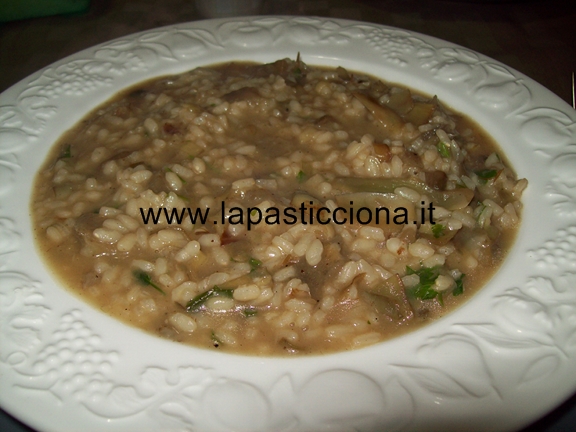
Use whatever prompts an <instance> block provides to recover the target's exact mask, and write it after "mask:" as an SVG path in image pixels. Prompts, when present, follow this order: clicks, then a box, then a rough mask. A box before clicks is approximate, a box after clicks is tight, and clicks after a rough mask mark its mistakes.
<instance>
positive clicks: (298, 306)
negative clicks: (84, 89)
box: [31, 59, 527, 355]
mask: <svg viewBox="0 0 576 432" xmlns="http://www.w3.org/2000/svg"><path fill="white" fill-rule="evenodd" d="M526 185H527V181H526V180H525V179H520V180H518V179H517V178H516V176H515V173H514V172H513V170H512V169H511V168H510V167H509V165H508V164H507V162H506V159H505V158H504V157H503V155H502V153H501V151H500V149H499V148H498V147H497V146H496V145H495V144H494V143H493V142H492V141H491V139H490V138H489V137H488V136H487V135H486V133H485V132H483V131H482V129H481V128H479V127H478V126H477V125H476V124H475V123H474V122H473V121H471V120H469V119H467V118H465V117H463V116H462V115H459V114H456V113H453V112H450V111H449V110H448V109H447V108H446V107H444V106H443V105H442V104H441V103H440V102H439V100H438V99H437V98H436V97H433V98H429V97H426V96H423V95H420V94H416V93H414V92H412V91H411V90H409V89H406V88H404V87H400V86H397V85H392V84H387V83H384V82H382V81H380V80H378V79H376V78H373V77H370V76H366V75H363V74H359V73H352V72H349V71H347V70H345V69H343V68H341V67H339V68H336V69H327V68H316V67H310V66H307V65H305V64H304V63H303V62H301V61H300V59H297V60H296V61H293V60H280V61H277V62H275V63H272V64H266V65H257V64H248V63H231V64H226V65H215V66H212V67H202V68H198V69H195V70H193V71H190V72H187V73H184V74H181V75H178V76H170V77H163V78H160V79H156V80H154V81H150V82H146V83H143V84H140V85H138V86H136V87H133V88H131V89H129V90H128V91H125V92H123V93H122V94H120V95H118V96H117V97H115V98H114V99H113V100H111V101H109V102H108V103H106V104H104V105H103V106H101V107H99V108H97V109H96V110H95V111H93V112H92V113H91V114H89V115H88V116H87V117H86V118H84V119H83V120H82V121H81V122H80V123H79V124H78V125H77V126H76V127H74V128H73V129H72V130H71V131H69V132H67V133H66V134H65V135H64V136H63V137H62V139H61V140H60V141H59V142H58V143H57V145H56V146H55V148H54V150H53V151H52V152H51V154H50V155H49V157H48V159H47V161H46V163H45V164H44V166H43V167H42V168H41V170H40V171H39V173H38V174H37V178H36V182H35V186H34V191H33V197H32V203H31V207H32V214H33V220H34V225H35V232H36V237H37V241H38V247H39V248H40V250H41V252H42V254H43V256H44V257H45V259H46V260H47V262H48V263H49V265H50V266H51V268H52V269H53V270H54V271H55V273H56V274H57V276H58V277H59V278H61V279H62V280H63V281H64V283H65V285H66V286H69V287H70V288H71V289H72V290H73V291H75V292H76V293H78V294H79V295H80V296H81V297H83V298H85V299H88V300H89V301H90V302H91V303H92V304H94V305H95V306H96V307H98V308H100V309H101V310H103V311H105V312H106V313H108V314H110V315H112V316H115V317H117V318H119V319H121V320H123V321H125V322H128V323H131V324H133V325H135V326H137V327H140V328H142V329H145V330H147V331H150V332H153V333H155V334H157V335H159V336H161V337H165V338H169V339H172V340H176V341H181V342H185V343H189V344H193V345H196V346H200V347H206V348H209V349H217V350H224V351H229V352H241V353H247V354H258V355H286V354H291V355H297V354H321V353H328V352H335V351H340V350H348V349H354V348H358V347H362V346H366V345H370V344H374V343H377V342H380V341H382V340H385V339H388V338H390V337H394V336H397V335H399V334H402V333H405V332H406V331H408V330H411V329H414V328H417V327H418V326H421V325H423V324H425V323H428V322H430V321H431V320H433V319H435V318H438V317H440V316H442V315H444V314H445V313H447V312H448V311H450V310H451V309H452V308H454V307H455V306H456V305H458V304H460V303H462V302H463V301H465V300H466V299H467V298H469V297H470V296H471V295H472V294H473V293H474V292H475V291H476V290H477V289H478V288H479V287H480V286H481V285H482V284H483V283H485V282H486V280H487V279H488V278H489V277H490V276H491V275H492V274H493V272H494V271H495V270H496V269H497V267H498V266H499V265H500V264H501V262H502V260H503V259H504V256H505V255H506V252H507V250H508V249H509V248H510V244H511V242H512V240H513V238H514V234H515V232H516V229H517V226H518V224H519V215H520V210H521V202H520V198H521V194H522V191H523V190H524V189H525V187H526Z"/></svg>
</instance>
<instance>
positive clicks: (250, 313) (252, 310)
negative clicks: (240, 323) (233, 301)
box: [242, 308, 258, 318]
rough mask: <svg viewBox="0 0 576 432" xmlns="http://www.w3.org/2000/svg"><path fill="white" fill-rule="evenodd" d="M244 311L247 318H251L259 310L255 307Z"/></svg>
mask: <svg viewBox="0 0 576 432" xmlns="http://www.w3.org/2000/svg"><path fill="white" fill-rule="evenodd" d="M242 313H243V314H244V316H245V317H246V318H250V317H253V316H254V315H256V314H257V313H258V311H257V310H256V309H254V308H246V309H244V310H243V311H242Z"/></svg>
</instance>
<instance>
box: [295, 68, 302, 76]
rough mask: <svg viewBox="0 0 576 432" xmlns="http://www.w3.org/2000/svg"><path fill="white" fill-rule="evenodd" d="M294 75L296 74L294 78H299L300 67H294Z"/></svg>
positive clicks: (300, 74)
mask: <svg viewBox="0 0 576 432" xmlns="http://www.w3.org/2000/svg"><path fill="white" fill-rule="evenodd" d="M294 75H296V78H300V77H301V76H302V69H300V68H299V67H297V68H294Z"/></svg>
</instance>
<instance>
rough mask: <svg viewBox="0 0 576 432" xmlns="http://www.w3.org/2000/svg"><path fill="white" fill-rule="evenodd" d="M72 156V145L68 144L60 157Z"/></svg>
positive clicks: (67, 157) (68, 157)
mask: <svg viewBox="0 0 576 432" xmlns="http://www.w3.org/2000/svg"><path fill="white" fill-rule="evenodd" d="M71 157H72V146H71V145H70V144H68V145H67V146H66V147H64V150H62V153H60V158H59V159H70V158H71Z"/></svg>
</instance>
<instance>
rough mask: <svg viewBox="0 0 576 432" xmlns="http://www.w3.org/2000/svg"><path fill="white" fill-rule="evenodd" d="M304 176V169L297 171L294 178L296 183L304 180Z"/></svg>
mask: <svg viewBox="0 0 576 432" xmlns="http://www.w3.org/2000/svg"><path fill="white" fill-rule="evenodd" d="M304 176H305V174H304V171H302V170H300V171H298V174H296V180H298V183H302V182H303V181H304Z"/></svg>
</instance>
